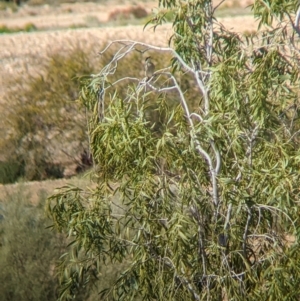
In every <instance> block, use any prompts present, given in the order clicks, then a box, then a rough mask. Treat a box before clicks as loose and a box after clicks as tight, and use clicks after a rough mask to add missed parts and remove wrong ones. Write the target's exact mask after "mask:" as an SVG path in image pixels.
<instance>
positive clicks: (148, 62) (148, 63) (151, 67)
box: [145, 56, 155, 80]
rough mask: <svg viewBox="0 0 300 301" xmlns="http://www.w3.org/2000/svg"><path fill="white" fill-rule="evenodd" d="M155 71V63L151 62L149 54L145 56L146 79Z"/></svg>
mask: <svg viewBox="0 0 300 301" xmlns="http://www.w3.org/2000/svg"><path fill="white" fill-rule="evenodd" d="M154 71H155V65H154V64H153V63H152V62H151V56H148V57H146V59H145V75H146V77H147V80H149V79H150V78H151V77H152V76H153V73H154Z"/></svg>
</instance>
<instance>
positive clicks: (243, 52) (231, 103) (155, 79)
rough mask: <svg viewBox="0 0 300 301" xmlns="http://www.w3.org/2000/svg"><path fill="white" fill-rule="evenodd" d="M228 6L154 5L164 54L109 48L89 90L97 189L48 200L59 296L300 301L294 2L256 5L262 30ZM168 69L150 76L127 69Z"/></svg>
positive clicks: (149, 48)
mask: <svg viewBox="0 0 300 301" xmlns="http://www.w3.org/2000/svg"><path fill="white" fill-rule="evenodd" d="M225 2H226V1H220V3H218V4H214V3H215V2H214V3H213V1H211V0H192V1H184V2H182V1H159V5H160V7H161V11H160V12H158V14H157V15H155V16H154V17H153V19H151V20H150V21H149V22H148V24H147V26H153V28H154V29H155V28H156V27H157V26H159V25H160V24H162V23H163V22H164V21H165V18H166V14H167V13H169V12H172V21H171V22H172V25H173V27H172V28H173V35H172V37H171V39H170V41H169V47H165V48H163V47H158V46H155V45H148V44H145V43H142V42H138V41H130V40H119V41H113V42H111V43H109V44H108V46H107V47H106V48H105V49H104V50H102V51H101V52H100V54H103V55H105V53H107V51H109V49H111V48H113V49H114V55H113V56H112V57H110V59H109V60H108V62H107V63H106V64H105V66H104V67H103V69H102V70H100V72H99V73H98V74H94V75H91V76H90V77H89V78H84V79H82V90H81V100H82V102H83V103H84V105H85V106H86V107H87V108H88V109H89V110H90V111H91V118H90V120H89V137H90V148H91V153H92V155H93V160H94V167H93V170H92V171H91V174H92V179H93V182H94V186H91V187H92V188H91V189H86V190H82V189H79V188H76V187H64V188H62V189H61V190H60V191H59V192H57V193H56V194H54V195H53V196H51V197H50V198H49V214H50V215H51V217H52V218H53V221H54V224H53V227H54V228H56V229H58V230H59V231H62V232H65V233H66V234H67V235H68V236H69V238H70V240H71V243H70V247H69V252H68V253H66V254H65V255H64V257H63V262H62V265H61V287H62V290H61V299H62V300H63V299H68V298H72V296H74V295H76V292H77V290H78V288H80V289H83V287H84V286H86V285H88V283H101V271H103V270H104V269H105V265H108V264H115V263H120V272H119V275H118V277H116V279H115V282H114V283H112V284H111V285H110V286H109V287H107V288H103V287H102V288H101V289H102V291H101V293H100V297H99V298H100V299H101V300H218V301H219V300H257V298H261V299H262V300H298V298H299V289H298V287H299V284H300V283H299V282H300V264H299V262H300V260H299V259H300V248H299V240H298V239H299V220H298V216H299V213H300V212H299V206H298V202H299V180H300V179H299V178H300V174H299V162H300V153H299V131H300V127H299V126H300V123H299V116H298V107H299V100H298V87H299V50H300V48H299V33H300V29H299V11H298V6H299V5H298V1H287V0H286V1H283V0H281V1H275V0H255V1H254V3H253V5H252V6H251V12H252V13H253V16H254V17H255V18H257V19H258V20H259V26H258V30H257V32H254V33H250V34H249V33H237V32H233V31H231V30H229V29H227V28H225V27H224V26H223V25H222V24H221V23H220V22H219V21H218V18H217V15H216V14H217V12H218V10H219V9H220V8H221V4H223V3H225ZM136 53H138V54H140V56H141V57H143V56H144V55H146V56H148V54H149V53H150V54H151V55H152V57H153V58H154V60H155V56H159V57H160V58H165V59H164V60H163V61H162V64H161V65H160V66H156V67H157V68H156V71H155V73H154V74H153V76H152V77H151V78H147V77H143V73H141V74H142V75H141V76H132V75H131V74H130V70H128V74H127V75H125V76H122V77H118V66H119V64H121V62H122V61H124V60H130V59H132V56H134V55H136Z"/></svg>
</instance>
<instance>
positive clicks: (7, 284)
mask: <svg viewBox="0 0 300 301" xmlns="http://www.w3.org/2000/svg"><path fill="white" fill-rule="evenodd" d="M29 200H30V196H29V199H28V195H27V196H26V194H25V193H24V192H21V189H20V190H19V191H17V192H15V193H14V194H13V195H6V196H5V202H4V200H3V199H2V200H0V205H1V206H0V283H1V285H0V300H2V301H8V300H9V301H14V300H16V301H17V300H22V301H27V300H28V301H29V300H30V301H35V300H36V301H38V300H47V301H51V300H53V301H54V300H56V297H57V292H56V290H57V284H58V281H57V278H56V275H55V269H56V264H57V258H58V257H59V255H60V254H61V252H62V250H63V249H64V248H65V239H63V238H62V237H61V236H60V235H57V234H54V233H53V232H49V230H47V229H46V226H47V225H48V224H49V222H48V221H47V219H46V217H45V216H44V209H43V206H42V203H41V204H40V205H39V206H34V205H30V204H28V201H29Z"/></svg>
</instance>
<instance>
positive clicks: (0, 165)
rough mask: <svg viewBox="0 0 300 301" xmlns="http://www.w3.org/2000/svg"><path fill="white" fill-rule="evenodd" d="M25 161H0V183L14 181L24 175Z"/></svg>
mask: <svg viewBox="0 0 300 301" xmlns="http://www.w3.org/2000/svg"><path fill="white" fill-rule="evenodd" d="M24 172H25V170H24V163H23V162H18V160H15V161H12V162H10V161H5V162H3V161H0V183H2V184H7V183H14V182H15V181H17V180H18V178H19V177H22V176H24Z"/></svg>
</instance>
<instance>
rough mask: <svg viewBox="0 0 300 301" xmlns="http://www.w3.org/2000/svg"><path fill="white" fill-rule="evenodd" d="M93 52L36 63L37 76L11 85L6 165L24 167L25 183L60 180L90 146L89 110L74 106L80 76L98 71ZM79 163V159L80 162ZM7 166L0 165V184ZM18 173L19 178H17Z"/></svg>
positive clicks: (6, 105) (5, 108) (2, 146)
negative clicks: (87, 131) (88, 138)
mask: <svg viewBox="0 0 300 301" xmlns="http://www.w3.org/2000/svg"><path fill="white" fill-rule="evenodd" d="M90 56H91V50H90V49H85V50H83V49H80V48H79V47H74V49H73V50H72V51H71V53H54V54H51V55H49V57H48V58H47V59H46V61H45V60H44V59H43V58H40V59H38V58H37V61H38V64H39V70H38V71H37V73H36V74H34V75H31V74H26V76H24V74H21V75H17V76H16V77H15V78H13V79H8V80H7V90H8V92H7V93H6V94H5V96H4V102H3V103H2V104H1V111H2V116H3V118H2V128H3V131H1V134H0V150H1V153H2V161H3V162H5V164H6V165H7V164H8V162H10V163H13V164H18V165H19V164H20V162H21V163H22V166H23V169H24V171H23V172H22V175H23V176H24V177H25V179H27V180H43V179H46V178H61V177H63V176H64V171H65V167H66V165H67V164H68V162H70V161H72V160H73V161H74V160H75V161H76V160H77V159H80V154H81V153H82V152H83V151H84V149H85V148H86V145H87V141H86V129H85V126H86V118H85V110H83V109H81V108H80V106H79V105H78V104H77V103H76V100H77V98H78V86H79V79H78V77H80V76H82V75H85V74H90V73H92V72H93V70H94V65H93V61H92V60H91V59H90ZM76 158H77V159H76ZM5 174H6V172H5V166H4V163H3V164H2V165H0V181H1V182H2V183H7V182H11V181H15V180H16V179H15V177H11V176H10V177H7V178H6V179H5V178H3V177H4V175H5ZM15 174H18V173H15Z"/></svg>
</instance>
